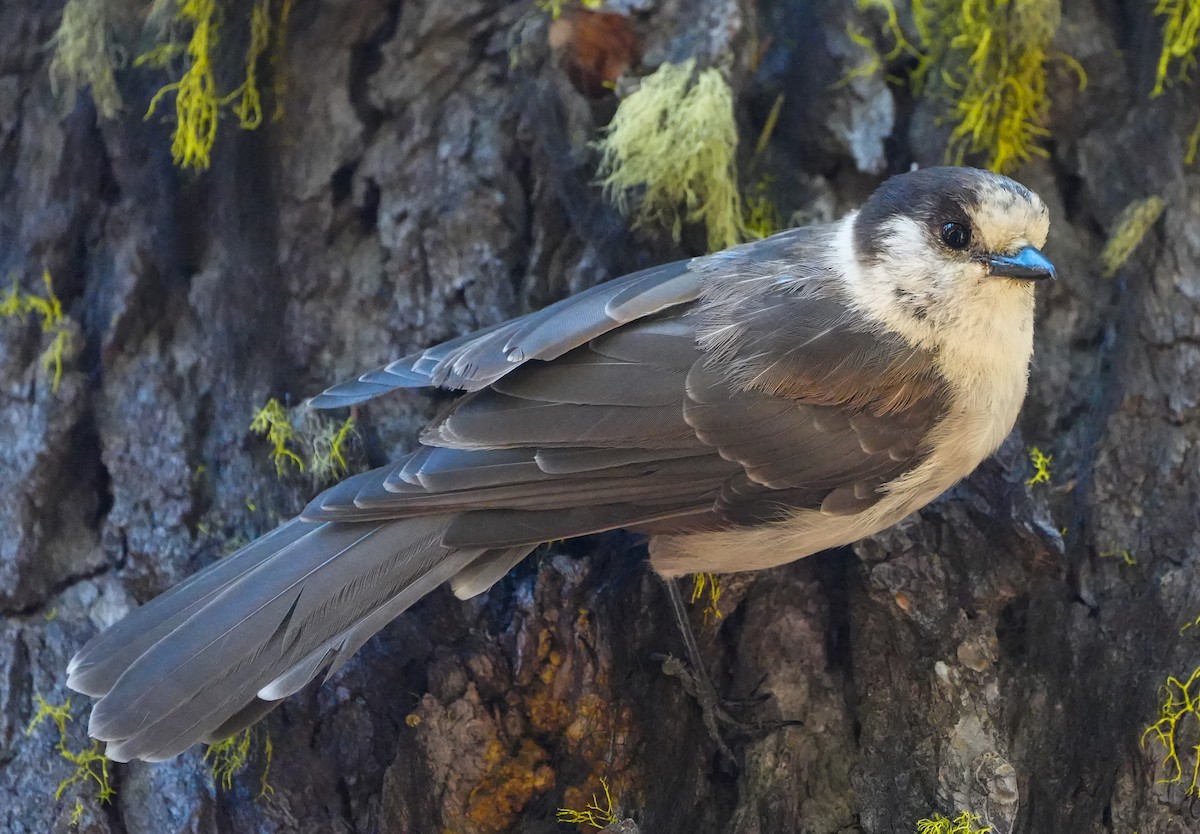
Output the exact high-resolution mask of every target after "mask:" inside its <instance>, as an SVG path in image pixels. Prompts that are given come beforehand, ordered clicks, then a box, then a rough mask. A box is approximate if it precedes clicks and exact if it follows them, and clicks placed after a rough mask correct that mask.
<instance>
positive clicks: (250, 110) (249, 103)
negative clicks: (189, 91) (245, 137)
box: [228, 0, 271, 130]
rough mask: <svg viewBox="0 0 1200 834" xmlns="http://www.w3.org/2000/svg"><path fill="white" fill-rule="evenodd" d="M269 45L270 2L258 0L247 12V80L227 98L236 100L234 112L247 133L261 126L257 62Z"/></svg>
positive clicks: (260, 100) (269, 0)
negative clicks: (248, 16)
mask: <svg viewBox="0 0 1200 834" xmlns="http://www.w3.org/2000/svg"><path fill="white" fill-rule="evenodd" d="M270 43H271V0H258V2H257V3H255V4H254V6H253V7H252V8H251V9H250V45H249V46H248V47H247V48H246V79H245V80H244V81H243V82H242V84H241V86H240V87H238V88H237V89H236V90H234V91H233V92H232V93H230V94H229V96H228V98H229V99H231V100H233V99H236V100H237V104H235V105H234V107H233V112H234V113H236V114H237V117H238V122H239V123H241V126H242V127H243V128H245V129H246V130H254V129H255V128H256V127H258V126H259V125H260V124H262V95H261V94H260V93H259V91H258V59H259V58H260V57H262V54H263V53H264V52H266V51H267V47H268V46H269V45H270Z"/></svg>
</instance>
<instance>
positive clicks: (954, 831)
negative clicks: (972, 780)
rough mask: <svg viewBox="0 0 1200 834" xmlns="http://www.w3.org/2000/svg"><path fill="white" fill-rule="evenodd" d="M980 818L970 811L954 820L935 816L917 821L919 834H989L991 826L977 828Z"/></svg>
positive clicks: (963, 812)
mask: <svg viewBox="0 0 1200 834" xmlns="http://www.w3.org/2000/svg"><path fill="white" fill-rule="evenodd" d="M978 822H979V817H977V816H975V815H974V814H972V813H970V812H968V811H961V812H959V815H958V816H957V817H955V818H954V819H949V818H948V817H943V816H942V815H941V814H934V815H933V817H931V818H930V819H924V820H918V821H917V834H988V832H989V831H991V830H992V829H991V826H988V827H987V828H977V827H976V823H978Z"/></svg>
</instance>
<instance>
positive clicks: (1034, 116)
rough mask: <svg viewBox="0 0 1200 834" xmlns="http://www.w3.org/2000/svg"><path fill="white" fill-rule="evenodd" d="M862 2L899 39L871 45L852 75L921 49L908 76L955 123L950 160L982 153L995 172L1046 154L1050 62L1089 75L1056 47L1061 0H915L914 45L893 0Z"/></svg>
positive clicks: (1081, 81)
mask: <svg viewBox="0 0 1200 834" xmlns="http://www.w3.org/2000/svg"><path fill="white" fill-rule="evenodd" d="M860 6H862V7H864V8H874V9H881V10H883V11H884V12H885V14H886V15H887V21H886V22H885V24H884V30H885V32H886V33H887V34H888V35H889V36H890V37H891V38H892V40H893V42H894V44H895V46H894V47H893V49H892V51H891V52H890V53H888V55H885V56H878V55H877V53H875V52H874V47H873V45H872V46H871V52H869V55H868V62H867V64H866V65H864V67H865V68H864V67H860V68H858V69H855V70H851V76H854V75H858V74H865V72H866V71H875V70H876V69H879V68H881V67H882V65H883V63H884V61H885V60H892V59H894V58H897V57H899V56H900V55H901V54H902V53H905V54H909V55H913V56H916V58H917V62H916V65H915V67H914V68H913V69H912V70H911V72H910V73H909V75H908V81H909V84H910V86H911V87H912V89H913V91H914V92H915V93H917V94H926V95H929V96H932V97H933V98H935V99H936V100H938V101H940V102H941V103H942V104H943V106H944V110H943V114H942V117H941V118H942V121H943V122H945V123H948V124H950V125H952V129H951V132H950V137H949V142H948V143H947V147H946V153H945V159H946V161H947V162H948V163H952V164H956V165H961V164H963V162H965V161H966V160H967V159H968V158H979V159H981V160H982V161H983V163H984V164H985V165H986V167H988V168H990V169H992V170H994V171H1000V172H1008V171H1011V169H1012V168H1013V167H1015V166H1016V165H1019V164H1021V163H1022V162H1026V161H1028V160H1029V159H1032V158H1033V157H1045V156H1047V155H1048V154H1047V151H1046V149H1045V148H1043V147H1042V146H1041V141H1042V140H1043V139H1044V138H1045V137H1047V136H1048V135H1049V132H1048V131H1047V130H1046V120H1047V117H1048V115H1049V109H1050V100H1049V97H1048V95H1047V91H1046V64H1047V62H1048V61H1049V60H1050V59H1051V58H1057V59H1060V60H1062V61H1063V62H1064V63H1065V64H1066V65H1067V66H1068V67H1070V68H1071V69H1072V70H1074V71H1075V72H1076V74H1077V75H1078V77H1079V84H1080V88H1081V89H1082V88H1083V86H1084V85H1085V84H1086V80H1087V79H1086V75H1085V73H1084V72H1083V68H1082V67H1081V66H1080V64H1079V62H1078V61H1075V60H1074V59H1072V58H1070V57H1069V56H1065V55H1059V54H1057V53H1052V52H1051V49H1050V43H1051V41H1052V39H1053V37H1054V33H1055V31H1056V30H1057V29H1058V24H1059V21H1060V20H1061V18H1062V9H1061V6H1060V3H1059V0H961V1H960V0H913V2H912V15H913V28H914V29H915V31H916V34H917V38H916V45H913V44H912V43H910V42H909V41H908V40H907V39H906V38H905V37H904V34H903V31H902V29H901V27H900V25H899V22H898V19H897V16H896V10H895V5H894V2H893V0H860ZM854 40H855V42H856V43H860V44H863V45H865V44H866V41H867V39H866V38H865V37H862V36H858V37H854Z"/></svg>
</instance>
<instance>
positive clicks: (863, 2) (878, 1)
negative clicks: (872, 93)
mask: <svg viewBox="0 0 1200 834" xmlns="http://www.w3.org/2000/svg"><path fill="white" fill-rule="evenodd" d="M858 8H859V9H860V10H861V11H871V10H877V11H881V12H883V14H884V21H883V24H882V25H881V27H880V28H881V29H882V31H883V34H884V35H885V36H886V37H888V38H890V39H891V41H892V47H891V49H889V50H888V51H887V52H884V53H880V51H879V50H878V49H877V48H876V46H875V41H874V40H873V39H872V38H871V37H870V36H868V35H867V34H866V33H864V32H863V31H862V30H861V29H859V28H858V27H856V26H854V25H853V24H850V25H848V26H847V27H846V35H847V37H849V38H850V40H851V42H852V43H854V44H855V45H857V46H859V47H860V48H862V49H863V50H864V51H865V52H866V55H867V60H865V61H863V62H862V63H860V64H859V65H858V66H856V67H852V68H851V69H850V70H849V71H848V72H847V73H846V75H845V76H843V77H842V79H841V80H840V81H838V83H837V84H835V85H834V86H844V85H846V84H849V83H850V82H851V81H853V80H854V79H856V78H869V77H870V76H872V75H874V74H875V73H877V72H881V71H883V69H884V68H885V65H886V64H889V63H891V62H892V61H895V60H896V59H897V58H899V57H900V56H901V55H911V56H913V57H918V58H919V57H920V55H921V52H920V50H919V49H917V48H916V47H915V46H913V45H912V44H911V43H910V42H909V40H908V38H907V37H906V36H905V34H904V29H903V28H901V26H900V18H899V15H898V14H897V12H896V5H895V3H894V2H893V0H858ZM888 80H890V81H897V82H898V81H900V79H896V78H891V77H889V79H888Z"/></svg>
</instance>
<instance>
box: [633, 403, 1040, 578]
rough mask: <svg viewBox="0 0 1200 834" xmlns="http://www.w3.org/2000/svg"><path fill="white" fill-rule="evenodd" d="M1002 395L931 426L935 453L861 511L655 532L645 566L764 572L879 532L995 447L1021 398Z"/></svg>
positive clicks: (677, 572)
mask: <svg viewBox="0 0 1200 834" xmlns="http://www.w3.org/2000/svg"><path fill="white" fill-rule="evenodd" d="M1021 393H1022V394H1023V393H1024V392H1023V386H1022V391H1021ZM1006 399H1011V402H1003V403H995V402H990V401H989V402H987V403H986V404H985V405H984V407H981V408H965V409H962V410H957V411H955V412H952V413H951V415H950V416H949V417H947V419H946V420H944V421H943V422H942V424H941V425H939V426H938V427H937V428H936V429H934V433H935V434H937V435H938V437H937V439H936V440H935V441H934V443H933V444H932V445H933V448H934V450H935V451H934V452H932V453H931V454H930V455H929V457H927V458H926V459H925V460H924V461H923V462H922V463H921V464H920V465H918V466H917V467H915V468H914V469H912V470H910V471H909V472H908V473H906V474H905V475H902V476H901V477H900V478H898V479H897V480H895V481H893V482H892V483H891V484H889V485H888V487H887V490H888V494H887V495H886V496H885V497H884V498H883V499H882V500H880V501H879V502H878V503H877V504H875V505H874V506H872V507H870V508H869V509H867V510H864V511H863V512H861V513H858V514H856V515H848V516H840V515H826V514H824V513H821V512H819V511H817V510H797V511H796V512H795V513H794V514H793V515H792V517H791V518H789V519H788V520H786V521H780V522H776V523H773V524H764V525H761V526H757V527H744V528H737V529H731V530H721V531H713V532H703V533H690V534H682V535H662V536H654V537H652V538H651V540H650V564H651V566H652V567H653V568H654V570H655V571H657V572H658V573H659V574H660V575H662V576H665V577H673V576H682V575H685V574H689V573H702V572H712V573H736V572H738V571H750V570H762V569H764V568H772V567H777V566H779V565H785V564H787V563H788V562H794V561H796V560H797V559H802V558H804V557H805V556H810V555H812V554H813V553H817V552H818V551H821V550H828V549H829V548H831V547H841V546H843V545H847V544H850V543H852V542H856V541H858V540H859V539H862V538H865V537H867V536H870V535H873V534H875V533H878V532H879V531H881V530H884V529H886V528H888V527H890V526H892V525H893V524H895V523H896V522H898V521H900V519H902V518H904V517H905V516H907V515H910V514H911V513H914V512H916V511H917V510H919V509H921V508H922V507H924V506H925V505H926V504H928V503H929V502H930V501H933V500H934V499H935V498H937V497H938V496H939V495H941V494H942V493H943V492H945V491H946V490H947V489H949V488H950V487H952V486H954V485H955V484H956V483H958V482H959V481H960V480H962V479H963V478H965V477H966V476H967V475H969V474H970V473H971V472H972V471H974V469H975V467H977V466H978V465H979V464H980V463H981V462H982V461H983V460H984V458H986V457H988V456H989V455H991V454H992V452H994V451H995V450H996V448H997V447H998V446H999V445H1000V443H1001V441H1002V440H1003V439H1004V438H1005V437H1006V436H1007V435H1008V432H1009V431H1010V430H1011V429H1012V425H1013V423H1014V422H1015V421H1016V415H1017V411H1018V410H1019V408H1020V402H1021V400H1020V397H1017V396H1014V397H1012V398H1006Z"/></svg>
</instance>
